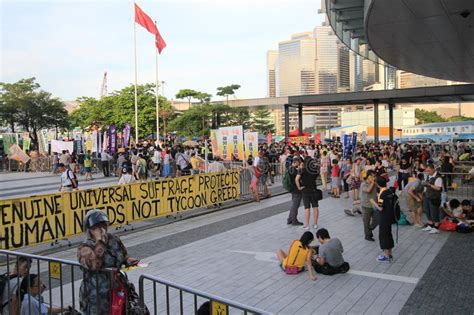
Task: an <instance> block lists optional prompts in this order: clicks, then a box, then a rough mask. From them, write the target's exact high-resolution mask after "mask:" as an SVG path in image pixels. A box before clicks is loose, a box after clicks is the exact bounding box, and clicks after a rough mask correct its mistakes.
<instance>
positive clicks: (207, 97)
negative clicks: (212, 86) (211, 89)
mask: <svg viewBox="0 0 474 315" xmlns="http://www.w3.org/2000/svg"><path fill="white" fill-rule="evenodd" d="M211 97H212V94H208V93H202V92H198V94H197V95H195V96H194V98H195V99H197V100H199V101H200V102H201V104H204V103H209V102H210V101H211Z"/></svg>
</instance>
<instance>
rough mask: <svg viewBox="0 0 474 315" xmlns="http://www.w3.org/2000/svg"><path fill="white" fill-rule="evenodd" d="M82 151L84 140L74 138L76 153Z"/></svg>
mask: <svg viewBox="0 0 474 315" xmlns="http://www.w3.org/2000/svg"><path fill="white" fill-rule="evenodd" d="M81 151H82V141H81V140H74V152H76V154H79V153H81Z"/></svg>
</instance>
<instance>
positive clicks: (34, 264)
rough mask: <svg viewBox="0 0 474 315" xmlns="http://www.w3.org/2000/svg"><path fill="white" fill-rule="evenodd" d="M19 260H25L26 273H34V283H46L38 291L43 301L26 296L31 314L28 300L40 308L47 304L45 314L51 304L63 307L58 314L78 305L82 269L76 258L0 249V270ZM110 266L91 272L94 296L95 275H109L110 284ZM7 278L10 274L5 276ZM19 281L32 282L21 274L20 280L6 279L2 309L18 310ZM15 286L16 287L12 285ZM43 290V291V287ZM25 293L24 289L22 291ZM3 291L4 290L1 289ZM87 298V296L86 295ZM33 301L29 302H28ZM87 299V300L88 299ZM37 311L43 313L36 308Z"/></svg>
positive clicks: (11, 270) (9, 269)
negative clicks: (61, 257) (74, 259)
mask: <svg viewBox="0 0 474 315" xmlns="http://www.w3.org/2000/svg"><path fill="white" fill-rule="evenodd" d="M20 261H21V262H23V263H26V264H28V261H29V268H28V269H27V273H26V274H28V275H31V274H36V275H37V277H36V279H37V280H36V281H37V282H36V284H37V285H38V286H39V284H40V283H43V285H44V284H47V286H45V287H43V286H41V288H40V290H41V293H40V294H41V295H42V301H45V302H44V303H43V302H42V303H36V302H37V300H38V298H36V299H28V302H29V303H28V308H29V309H28V312H27V313H29V314H31V313H32V312H31V308H32V307H33V305H32V304H35V303H36V304H37V305H36V306H35V307H38V308H41V304H44V306H46V307H47V308H48V314H51V313H52V312H51V308H53V307H54V308H56V309H58V308H60V309H62V310H64V312H62V314H64V313H68V312H70V313H71V314H73V312H72V310H76V309H79V289H80V282H81V281H80V280H82V279H83V272H82V270H81V269H80V268H81V265H80V264H79V263H78V262H75V261H70V260H65V259H57V258H52V257H45V256H38V255H32V254H26V253H21V252H15V251H8V250H0V274H7V275H11V274H14V272H16V271H17V270H18V268H19V267H18V266H20V265H22V264H20ZM113 272H114V271H113V270H111V269H103V270H98V271H95V272H93V277H95V278H92V281H96V288H97V292H96V297H97V300H99V296H100V294H99V286H98V283H99V279H102V278H103V277H101V278H99V277H100V275H101V274H102V275H103V274H104V273H105V274H106V277H107V278H108V279H110V285H111V287H112V284H113V283H112V281H113V279H114V277H113ZM78 275H79V276H78ZM8 278H10V277H8ZM22 281H27V283H26V285H27V288H28V289H29V288H32V286H33V283H31V281H30V277H29V276H24V277H23V278H22V280H20V277H15V278H13V280H11V281H7V283H6V285H5V288H4V291H6V292H8V293H7V296H8V297H9V300H8V302H9V303H8V304H6V305H5V306H4V308H5V309H8V310H9V314H12V312H13V309H12V308H17V312H15V313H18V314H19V313H20V309H21V307H22V303H21V300H22V294H23V293H24V292H20V290H18V288H20V287H21V284H22ZM15 288H17V289H15ZM43 290H45V291H43ZM26 293H28V292H26ZM4 294H5V293H4ZM88 298H90V297H88ZM32 301H33V303H32ZM89 301H90V300H89ZM100 307H101V303H100V301H99V303H97V310H98V313H99V314H100ZM38 311H39V312H38V314H43V313H42V312H41V311H40V310H38Z"/></svg>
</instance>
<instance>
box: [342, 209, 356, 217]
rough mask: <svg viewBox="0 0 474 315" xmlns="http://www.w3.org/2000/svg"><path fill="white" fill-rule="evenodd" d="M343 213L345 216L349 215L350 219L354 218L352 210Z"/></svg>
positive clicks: (345, 210)
mask: <svg viewBox="0 0 474 315" xmlns="http://www.w3.org/2000/svg"><path fill="white" fill-rule="evenodd" d="M344 213H345V214H347V215H350V216H351V217H353V216H354V212H352V210H349V209H344Z"/></svg>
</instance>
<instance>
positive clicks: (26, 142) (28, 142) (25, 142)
mask: <svg viewBox="0 0 474 315" xmlns="http://www.w3.org/2000/svg"><path fill="white" fill-rule="evenodd" d="M30 146H31V139H30V138H23V151H25V152H26V151H29V150H30Z"/></svg>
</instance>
